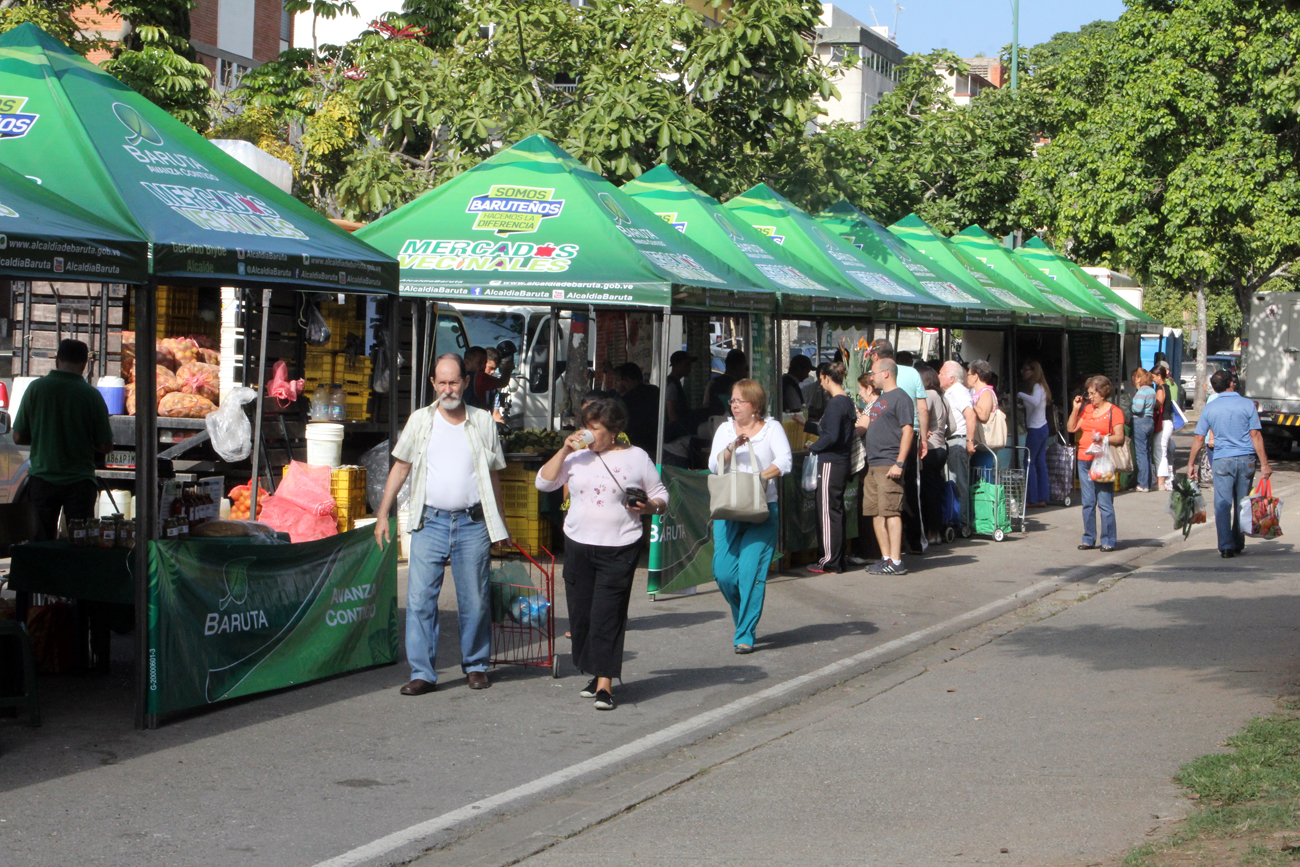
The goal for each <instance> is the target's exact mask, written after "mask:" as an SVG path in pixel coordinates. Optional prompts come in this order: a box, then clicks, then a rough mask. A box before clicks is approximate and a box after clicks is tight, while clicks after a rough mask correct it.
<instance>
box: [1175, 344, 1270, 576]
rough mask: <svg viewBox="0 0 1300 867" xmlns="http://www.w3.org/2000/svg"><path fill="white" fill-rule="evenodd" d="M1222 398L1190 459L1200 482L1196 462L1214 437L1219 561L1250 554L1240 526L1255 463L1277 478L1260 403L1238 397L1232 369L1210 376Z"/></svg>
mask: <svg viewBox="0 0 1300 867" xmlns="http://www.w3.org/2000/svg"><path fill="white" fill-rule="evenodd" d="M1210 386H1211V387H1212V388H1213V389H1214V391H1215V393H1216V394H1217V395H1218V397H1217V398H1215V400H1214V401H1213V402H1212V403H1207V404H1206V405H1205V408H1204V409H1202V410H1201V418H1200V420H1199V421H1197V423H1196V438H1195V439H1194V440H1193V441H1192V453H1191V454H1190V455H1189V456H1188V460H1187V475H1188V476H1189V477H1190V478H1191V479H1192V480H1193V481H1195V480H1196V476H1197V472H1196V459H1197V458H1198V457H1199V456H1200V454H1201V449H1203V448H1205V436H1206V434H1207V433H1213V434H1214V462H1213V463H1212V464H1211V466H1212V467H1213V468H1214V525H1215V530H1216V531H1217V532H1218V534H1219V556H1220V557H1223V558H1224V559H1227V558H1229V557H1235V556H1236V555H1238V554H1240V553H1242V552H1243V551H1245V550H1246V535H1245V533H1243V532H1242V531H1241V527H1240V526H1239V524H1238V521H1239V519H1238V512H1237V507H1238V504H1239V503H1240V502H1241V501H1242V500H1244V499H1245V498H1246V497H1248V496H1250V490H1251V487H1252V486H1253V484H1254V480H1255V460H1256V459H1258V460H1259V475H1260V480H1261V481H1263V480H1264V479H1267V478H1268V477H1269V476H1270V475H1272V474H1273V468H1272V467H1270V466H1269V465H1268V458H1267V457H1266V456H1265V454H1264V436H1263V434H1261V433H1260V427H1259V413H1258V412H1257V411H1256V410H1255V404H1254V403H1253V402H1251V401H1249V400H1247V399H1246V398H1244V397H1242V396H1241V395H1239V394H1237V391H1236V382H1235V380H1234V378H1233V375H1232V374H1231V373H1229V372H1228V371H1226V370H1220V371H1216V372H1215V374H1214V376H1212V377H1210Z"/></svg>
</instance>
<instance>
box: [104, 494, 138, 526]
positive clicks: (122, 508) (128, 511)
mask: <svg viewBox="0 0 1300 867" xmlns="http://www.w3.org/2000/svg"><path fill="white" fill-rule="evenodd" d="M115 502H116V503H117V507H116V508H114V507H113V504H114V503H115ZM134 505H135V504H134V502H133V501H132V497H131V492H130V491H122V490H114V491H113V496H112V498H111V499H110V498H109V495H108V491H100V492H99V502H98V503H96V504H95V517H96V518H104V517H107V516H109V515H121V516H122V517H123V518H125V519H126V520H128V521H129V520H131V519H132V518H134V517H135V515H134V514H133V512H134V508H133V507H134Z"/></svg>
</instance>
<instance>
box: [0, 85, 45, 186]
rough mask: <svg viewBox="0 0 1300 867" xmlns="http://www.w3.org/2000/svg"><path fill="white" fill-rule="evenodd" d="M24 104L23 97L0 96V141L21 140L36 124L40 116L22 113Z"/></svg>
mask: <svg viewBox="0 0 1300 867" xmlns="http://www.w3.org/2000/svg"><path fill="white" fill-rule="evenodd" d="M26 104H27V97H25V96H0V139H7V138H22V137H23V136H25V135H27V131H28V130H30V129H31V128H32V125H33V124H35V123H36V121H37V119H38V118H39V117H40V115H39V114H30V113H27V112H24V111H23V106H24V105H26ZM38 183H39V182H38Z"/></svg>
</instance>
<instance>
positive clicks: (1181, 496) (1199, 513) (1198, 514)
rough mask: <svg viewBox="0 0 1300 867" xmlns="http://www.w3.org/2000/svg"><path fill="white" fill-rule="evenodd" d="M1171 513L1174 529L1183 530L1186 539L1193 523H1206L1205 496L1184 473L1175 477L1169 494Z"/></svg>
mask: <svg viewBox="0 0 1300 867" xmlns="http://www.w3.org/2000/svg"><path fill="white" fill-rule="evenodd" d="M1169 514H1170V515H1171V516H1173V519H1174V529H1175V530H1182V531H1183V538H1184V539H1186V538H1187V536H1188V534H1189V533H1191V532H1192V525H1193V524H1204V523H1205V497H1203V496H1201V491H1200V489H1199V488H1197V487H1196V486H1195V485H1193V484H1192V483H1191V481H1190V480H1189V479H1188V478H1187V476H1186V475H1185V474H1183V473H1179V474H1178V475H1177V476H1176V477H1175V478H1174V490H1173V492H1172V493H1170V495H1169Z"/></svg>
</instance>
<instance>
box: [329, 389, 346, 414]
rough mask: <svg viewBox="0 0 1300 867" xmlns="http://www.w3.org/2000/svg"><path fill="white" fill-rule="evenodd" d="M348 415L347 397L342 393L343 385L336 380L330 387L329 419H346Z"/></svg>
mask: <svg viewBox="0 0 1300 867" xmlns="http://www.w3.org/2000/svg"><path fill="white" fill-rule="evenodd" d="M347 417H348V397H347V395H346V394H344V393H343V386H341V385H339V384H338V383H337V382H336V383H334V386H333V388H331V389H330V421H346V420H347Z"/></svg>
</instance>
